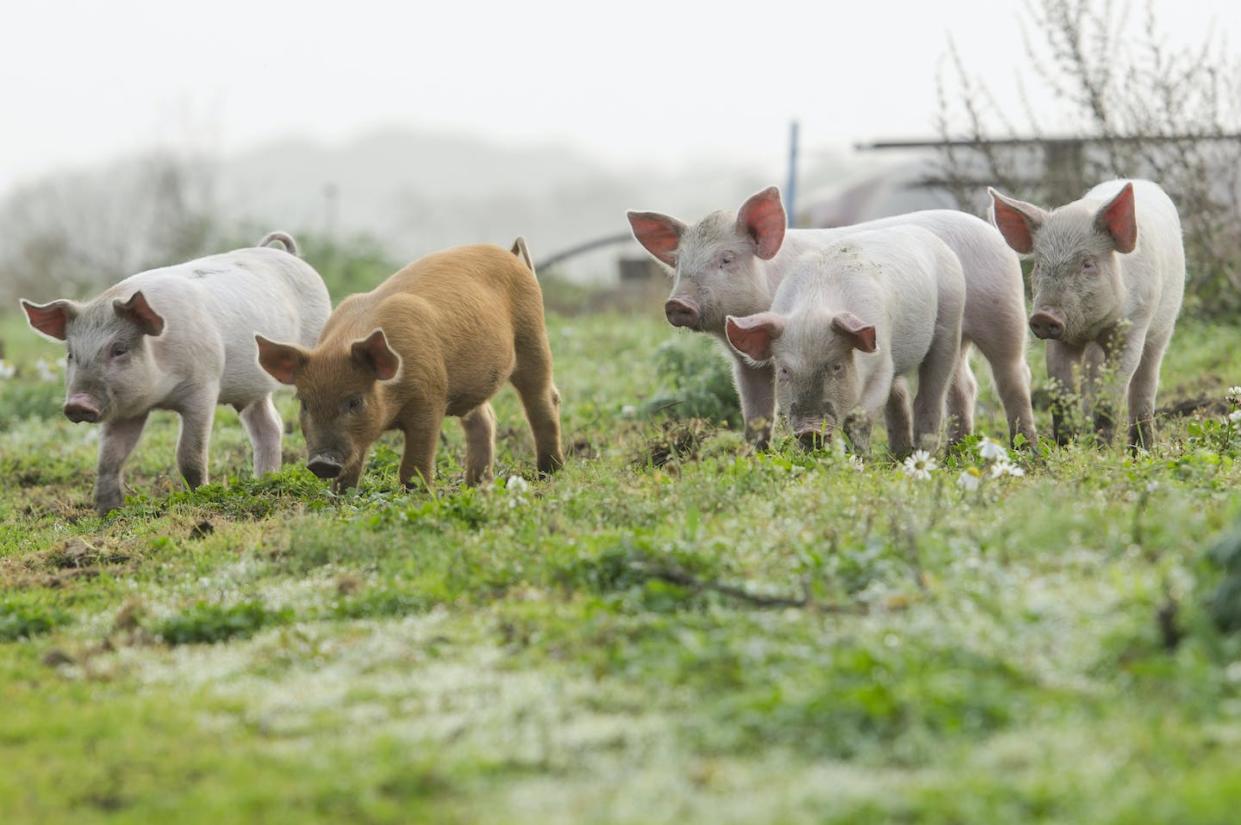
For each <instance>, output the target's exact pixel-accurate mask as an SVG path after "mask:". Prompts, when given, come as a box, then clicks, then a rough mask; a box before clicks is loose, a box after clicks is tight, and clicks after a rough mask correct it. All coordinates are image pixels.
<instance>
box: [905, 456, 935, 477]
mask: <svg viewBox="0 0 1241 825" xmlns="http://www.w3.org/2000/svg"><path fill="white" fill-rule="evenodd" d="M904 467H905V475H907V476H909V477H910V478H912V479H916V480H917V481H926V480H927V479H929V478H930V477H931V473H932V472H933V471H934V470H936V469H938V468H939V465H938V464H936V463H935V459H933V458H931V454H930V453H928V452H927V451H926V450H918V451H917V452H915V453H914V454H913V455H911V456H910V457H909V458H907V459H905V465H904Z"/></svg>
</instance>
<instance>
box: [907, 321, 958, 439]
mask: <svg viewBox="0 0 1241 825" xmlns="http://www.w3.org/2000/svg"><path fill="white" fill-rule="evenodd" d="M960 349H961V336H960V334H959V333H955V334H947V335H941V336H939V337H938V338H936V339H935V340H934V341H932V342H931V351H930V352H928V353H927V355H926V358H924V359H922V365H921V366H919V367H918V395H917V396H916V397H915V398H914V443H915V444H916V445H917V447H918V448H919V449H922V450H926V451H928V452H935V450H936V449H937V448H938V447H939V430H940V427H942V426H943V423H944V402H945V399H946V398H947V397H948V384H949V383H950V382H951V381H952V375H953V373H954V372H955V371H956V369H957V364H958V362H959V360H960Z"/></svg>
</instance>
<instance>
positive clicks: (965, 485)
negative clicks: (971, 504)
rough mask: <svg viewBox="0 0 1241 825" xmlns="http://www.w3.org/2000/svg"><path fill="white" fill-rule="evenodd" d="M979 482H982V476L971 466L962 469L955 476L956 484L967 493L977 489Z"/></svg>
mask: <svg viewBox="0 0 1241 825" xmlns="http://www.w3.org/2000/svg"><path fill="white" fill-rule="evenodd" d="M980 484H982V476H981V475H980V474H979V472H978V471H977V470H976V469H974V468H973V467H971V468H969V469H968V470H963V471H962V472H961V475H959V476H957V486H958V487H960V488H961V489H962V490H964V491H965V492H967V493H972V492H974V491H975V490H977V489H978V485H980Z"/></svg>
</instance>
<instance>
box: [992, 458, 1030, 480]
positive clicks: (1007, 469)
mask: <svg viewBox="0 0 1241 825" xmlns="http://www.w3.org/2000/svg"><path fill="white" fill-rule="evenodd" d="M1025 474H1026V471H1025V470H1024V469H1023V468H1021V467H1018V466H1017V465H1016V464H1014V463H1013V462H1012V461H1010V460H1008V459H1007V458H1005V459H1004V460H1003V461H996V462H994V463H993V464H992V465H991V477H992V478H1002V477H1004V476H1012V477H1013V478H1021V477H1022V476H1023V475H1025Z"/></svg>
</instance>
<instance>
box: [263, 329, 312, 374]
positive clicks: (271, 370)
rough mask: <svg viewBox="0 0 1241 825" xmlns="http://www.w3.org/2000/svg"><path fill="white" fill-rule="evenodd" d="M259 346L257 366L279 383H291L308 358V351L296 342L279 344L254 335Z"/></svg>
mask: <svg viewBox="0 0 1241 825" xmlns="http://www.w3.org/2000/svg"><path fill="white" fill-rule="evenodd" d="M254 343H256V344H258V346H259V366H260V367H262V368H263V369H264V370H265V371H266V372H267V374H268V375H270V376H271V377H272V378H275V379H276V380H277V381H279V382H280V383H281V384H292V383H294V381H295V380H296V378H297V373H298V372H299V371H301V369H302V367H304V366H306V362H307V361H309V360H310V355H309V353H307V352H306V350H304V349H302V348H301V347H299V346H297V345H296V344H280V343H277V342H275V341H270V340H268V339H267V338H264V337H263V336H262V335H255V336H254Z"/></svg>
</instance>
